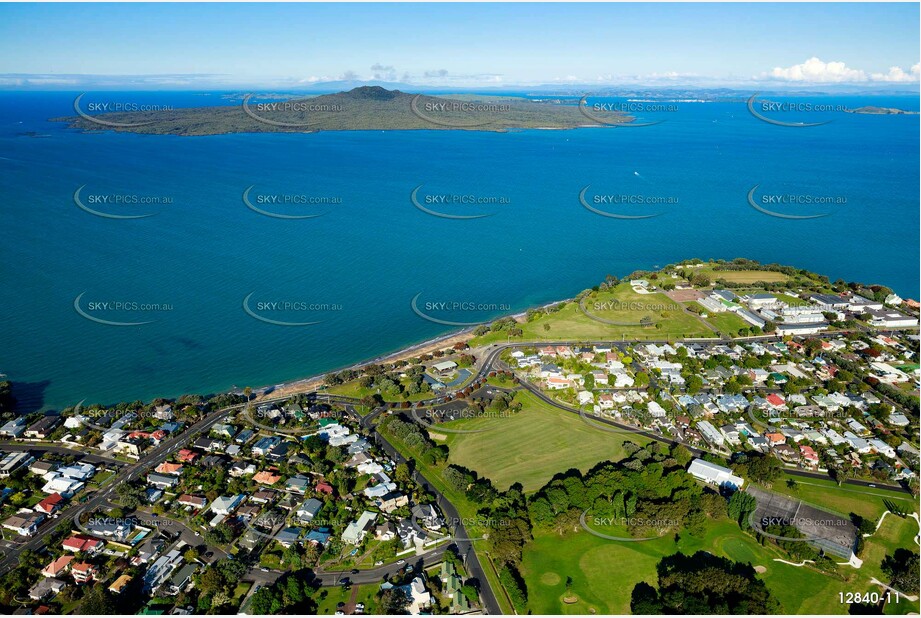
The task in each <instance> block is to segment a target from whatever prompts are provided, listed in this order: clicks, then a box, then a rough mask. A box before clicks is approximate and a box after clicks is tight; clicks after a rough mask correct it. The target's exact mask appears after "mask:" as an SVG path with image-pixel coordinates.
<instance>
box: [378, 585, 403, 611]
mask: <svg viewBox="0 0 921 618" xmlns="http://www.w3.org/2000/svg"><path fill="white" fill-rule="evenodd" d="M408 606H409V599H408V598H407V597H406V593H405V592H403V590H401V589H400V588H390V589H388V590H383V591H382V592H381V593H380V610H381V613H382V614H386V615H390V616H392V615H396V614H405V613H406V608H407V607H408Z"/></svg>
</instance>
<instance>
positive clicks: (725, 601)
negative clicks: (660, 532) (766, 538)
mask: <svg viewBox="0 0 921 618" xmlns="http://www.w3.org/2000/svg"><path fill="white" fill-rule="evenodd" d="M656 571H657V572H658V584H659V588H658V590H656V589H655V588H653V587H652V586H650V585H649V584H647V583H645V582H641V583H639V584H637V585H636V586H635V587H634V588H633V593H632V595H631V599H630V608H631V610H632V611H633V612H634V613H650V614H707V615H712V614H773V613H776V612H778V611H779V610H780V604H779V603H778V602H777V600H776V599H774V598H773V597H772V596H771V593H770V591H769V590H768V589H767V586H765V584H764V582H763V581H761V580H760V579H758V578H757V577H756V575H755V570H754V568H753V567H752V566H751V565H750V564H746V563H741V562H734V561H732V560H728V559H726V558H720V557H718V556H715V555H713V554H710V553H707V552H703V551H700V552H697V553H696V554H694V555H693V556H686V555H684V554H681V553H678V554H674V555H671V556H666V557H664V558H662V560H660V561H659V564H658V566H657V568H656Z"/></svg>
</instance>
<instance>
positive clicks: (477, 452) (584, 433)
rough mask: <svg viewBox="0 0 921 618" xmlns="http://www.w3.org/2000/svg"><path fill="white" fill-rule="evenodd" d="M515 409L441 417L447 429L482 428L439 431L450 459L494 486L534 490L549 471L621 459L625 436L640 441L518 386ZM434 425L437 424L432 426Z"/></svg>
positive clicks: (585, 468) (626, 438) (545, 478)
mask: <svg viewBox="0 0 921 618" xmlns="http://www.w3.org/2000/svg"><path fill="white" fill-rule="evenodd" d="M516 397H517V400H518V401H520V402H521V403H522V404H523V408H522V410H521V412H518V413H517V414H514V415H511V416H507V417H499V418H478V419H463V420H459V421H454V422H453V423H447V424H445V425H444V426H445V427H448V428H452V429H461V428H463V429H465V430H470V429H487V428H493V429H494V430H492V431H483V432H479V433H469V434H442V435H445V436H446V438H447V439H446V440H445V441H446V442H447V444H448V445H449V447H450V451H451V454H450V462H451V463H456V464H459V465H461V466H465V467H467V468H470V469H471V470H476V471H477V472H478V473H479V474H481V475H483V476H486V477H488V478H490V479H492V481H493V483H494V484H495V485H496V487H498V488H499V489H500V490H503V491H504V490H505V489H508V488H509V486H511V485H512V484H513V483H515V482H520V483H521V484H522V485H523V486H524V489H525V491H526V492H529V491H535V490H537V489H539V488H540V487H542V486H543V485H544V484H546V483H547V481H549V480H550V479H551V478H552V477H553V475H554V474H556V473H558V472H564V471H566V470H568V469H570V468H578V469H579V470H581V471H583V472H585V471H586V470H588V469H589V468H591V467H592V466H594V465H595V464H596V463H598V462H600V461H606V460H612V461H617V460H619V459H622V458H623V457H624V456H625V455H626V454H625V453H624V451H623V443H624V442H626V441H628V440H629V441H632V442H636V443H637V444H645V443H646V442H648V439H646V438H644V437H643V436H640V435H636V434H622V433H611V432H607V431H604V430H602V429H597V428H595V427H592V426H591V425H589V424H587V423H585V422H584V421H582V419H580V418H579V417H578V416H577V415H575V414H572V413H569V412H565V411H563V410H559V409H557V408H554V407H552V406H549V405H547V404H546V403H544V402H542V401H540V400H539V399H537V398H536V397H535V396H534V395H532V394H531V393H529V392H527V391H520V392H518V394H517V395H516ZM435 431H437V429H436V430H435Z"/></svg>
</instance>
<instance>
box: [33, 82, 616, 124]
mask: <svg viewBox="0 0 921 618" xmlns="http://www.w3.org/2000/svg"><path fill="white" fill-rule="evenodd" d="M75 111H77V112H78V113H79V115H78V116H68V117H58V118H52V119H51V120H52V121H54V122H67V123H69V126H70V127H71V128H74V129H82V130H84V131H121V132H128V133H145V134H155V135H219V134H226V133H313V132H318V131H379V130H380V131H394V130H401V131H402V130H419V129H454V130H469V131H508V130H514V129H575V128H579V127H603V126H607V125H617V124H626V123H629V122H631V121H632V120H633V117H631V116H629V115H626V114H622V113H618V112H610V111H595V110H592V111H587V110H583V109H581V108H580V107H579V105H576V104H568V105H564V104H559V103H556V102H554V103H549V102H535V101H531V100H528V99H524V98H518V97H489V96H483V97H471V96H469V95H459V96H457V97H454V98H448V97H441V96H428V95H421V94H410V93H406V92H401V91H399V90H387V89H385V88H381V87H380V86H362V87H358V88H354V89H352V90H349V91H348V92H339V93H336V94H326V95H320V96H316V97H309V98H298V99H288V100H282V101H278V100H275V101H267V100H266V99H265V98H261V99H256V98H255V97H253V96H250V95H247V96H246V97H243V98H242V101H241V104H240V105H234V106H210V107H192V108H181V109H171V110H160V111H125V112H111V113H102V114H97V115H92V116H91V115H89V114H87V113H85V112H83V110H82V109H81V108H80V106H79V99H78V102H77V103H75Z"/></svg>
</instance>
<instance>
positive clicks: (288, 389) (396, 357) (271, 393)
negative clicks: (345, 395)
mask: <svg viewBox="0 0 921 618" xmlns="http://www.w3.org/2000/svg"><path fill="white" fill-rule="evenodd" d="M574 300H575V297H572V298H565V299H561V300H555V301H551V302H549V303H542V304H540V305H537V306H534V307H528V308H526V309H524V310H523V311H519V312H517V313H511V314H503V315H500V316H496V317H495V318H493V319H491V320H488V321H486V322H484V324H489V323H491V322H495V321H496V320H501V319H503V318H513V319H514V320H515V321H516V322H517V321H519V320H520V318H523V317H524V316H526V315H527V313H528V311H531V310H534V309H545V308H547V307H552V306H553V305H558V304H559V303H565V302H572V301H574ZM476 328H477V326H468V327H465V328H462V329H460V330H455V331H451V332H448V333H445V334H444V335H439V336H437V337H433V338H431V339H426V340H424V341H420V342H419V343H414V344H411V345H409V346H407V347H403V348H399V349H397V350H394V351H393V352H388V353H386V354H382V355H380V356H376V357H374V358H371V359H368V360H362V361H358V362H356V363H353V364H351V365H346V366H345V367H338V368H336V369H330V370H329V371H326V372H324V373H322V374H318V375H313V376H308V377H306V378H298V379H296V380H291V381H288V382H280V383H278V384H275V385H265V386H261V387H258V388H253V393H254V394H255V393H257V392H258V393H259V394H257V395H255V396H254V398H253V401H261V400H265V399H275V398H277V397H285V396H294V395H297V394H300V393H305V392H310V391H312V390H316V389H317V387H318V386H322V384H323V379H324V378H325V377H326V376H327V375H329V374H331V373H338V372H340V371H346V370H348V369H360V368H361V367H365V366H367V365H371V364H380V363H389V362H395V361H400V360H408V359H410V358H413V357H415V356H419V355H421V354H429V353H431V352H434V351H436V350H441V349H444V348H445V347H451V346H453V345H454V344H455V343H460V342H466V341H468V340H470V339H471V338H472V337H473V331H474V330H475V329H476ZM241 390H242V389H239V388H233V389H231V390H229V391H227V392H229V393H237V392H240V391H241Z"/></svg>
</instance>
